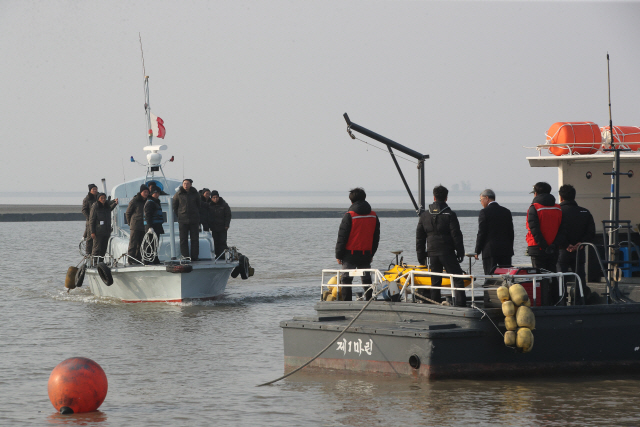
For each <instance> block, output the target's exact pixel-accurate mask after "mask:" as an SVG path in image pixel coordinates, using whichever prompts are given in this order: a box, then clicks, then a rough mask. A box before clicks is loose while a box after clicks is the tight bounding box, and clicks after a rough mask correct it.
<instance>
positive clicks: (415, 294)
mask: <svg viewBox="0 0 640 427" xmlns="http://www.w3.org/2000/svg"><path fill="white" fill-rule="evenodd" d="M413 296H416V297H418V298H419V299H421V300H423V301H429V302H430V303H431V304H436V305H445V304H444V303H445V302H446V301H443V302H438V301H434V300H432V299H430V298H427V297H425V296H422V295H420V294H419V293H417V292H414V293H413ZM447 305H448V303H447Z"/></svg>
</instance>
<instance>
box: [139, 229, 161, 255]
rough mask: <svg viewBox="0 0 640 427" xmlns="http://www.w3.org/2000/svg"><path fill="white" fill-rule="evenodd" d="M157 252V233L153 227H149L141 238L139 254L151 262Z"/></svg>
mask: <svg viewBox="0 0 640 427" xmlns="http://www.w3.org/2000/svg"><path fill="white" fill-rule="evenodd" d="M157 254H158V235H157V234H156V232H155V231H154V230H153V228H149V231H147V232H146V233H145V235H144V239H142V244H141V245H140V256H141V258H142V260H143V261H149V262H153V260H155V259H156V256H157Z"/></svg>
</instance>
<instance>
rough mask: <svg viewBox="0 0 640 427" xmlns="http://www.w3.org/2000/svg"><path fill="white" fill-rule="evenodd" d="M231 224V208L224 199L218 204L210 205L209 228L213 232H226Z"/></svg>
mask: <svg viewBox="0 0 640 427" xmlns="http://www.w3.org/2000/svg"><path fill="white" fill-rule="evenodd" d="M230 224H231V208H230V207H229V205H228V204H227V202H225V201H224V199H223V198H222V197H220V199H219V200H218V203H213V200H212V201H211V204H210V205H209V228H210V229H211V231H224V230H225V229H226V228H227V227H229V225H230Z"/></svg>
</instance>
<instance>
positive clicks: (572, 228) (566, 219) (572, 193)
mask: <svg viewBox="0 0 640 427" xmlns="http://www.w3.org/2000/svg"><path fill="white" fill-rule="evenodd" d="M558 193H559V194H560V209H562V222H563V224H564V227H565V232H566V242H565V243H567V247H566V248H561V249H560V253H559V255H558V265H557V267H558V270H559V271H561V272H563V273H566V272H567V271H569V270H571V271H574V270H575V269H576V257H577V258H578V270H577V271H574V272H575V273H576V274H577V275H578V277H580V280H581V281H582V286H583V289H585V290H586V288H585V287H586V285H587V282H586V275H585V271H584V262H585V256H584V254H585V249H584V248H580V249H579V250H578V246H579V245H580V243H582V242H593V238H594V237H595V235H596V224H595V222H594V221H593V216H592V215H591V212H589V210H588V209H586V208H583V207H580V206H578V204H577V203H576V201H575V200H576V189H575V188H573V186H572V185H570V184H565V185H563V186H562V187H560V190H559V191H558ZM575 295H576V299H577V298H578V297H579V295H580V294H579V292H578V291H577V290H576V291H575Z"/></svg>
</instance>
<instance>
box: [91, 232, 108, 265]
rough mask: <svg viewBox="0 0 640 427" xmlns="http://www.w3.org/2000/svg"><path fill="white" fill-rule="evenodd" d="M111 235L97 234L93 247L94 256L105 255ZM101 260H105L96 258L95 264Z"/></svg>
mask: <svg viewBox="0 0 640 427" xmlns="http://www.w3.org/2000/svg"><path fill="white" fill-rule="evenodd" d="M109 237H110V236H100V235H99V234H96V238H95V241H94V242H93V247H92V249H91V256H92V257H104V254H106V253H107V246H109ZM100 261H103V260H102V259H100V260H97V259H95V258H94V260H93V264H96V263H98V262H100Z"/></svg>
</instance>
